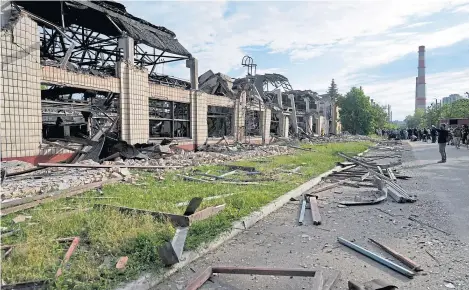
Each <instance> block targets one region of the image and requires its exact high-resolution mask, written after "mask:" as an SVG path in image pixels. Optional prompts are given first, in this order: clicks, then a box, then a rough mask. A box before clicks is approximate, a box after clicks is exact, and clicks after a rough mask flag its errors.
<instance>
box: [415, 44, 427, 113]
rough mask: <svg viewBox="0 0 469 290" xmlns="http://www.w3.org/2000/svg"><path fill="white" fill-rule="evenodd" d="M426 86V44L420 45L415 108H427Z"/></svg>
mask: <svg viewBox="0 0 469 290" xmlns="http://www.w3.org/2000/svg"><path fill="white" fill-rule="evenodd" d="M426 94H427V92H426V87H425V46H423V45H422V46H419V66H418V76H417V81H416V88H415V110H417V109H423V110H425V108H426V103H427V100H426Z"/></svg>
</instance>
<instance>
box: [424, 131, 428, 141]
mask: <svg viewBox="0 0 469 290" xmlns="http://www.w3.org/2000/svg"><path fill="white" fill-rule="evenodd" d="M427 137H428V130H427V128H424V129H423V141H425V142H427Z"/></svg>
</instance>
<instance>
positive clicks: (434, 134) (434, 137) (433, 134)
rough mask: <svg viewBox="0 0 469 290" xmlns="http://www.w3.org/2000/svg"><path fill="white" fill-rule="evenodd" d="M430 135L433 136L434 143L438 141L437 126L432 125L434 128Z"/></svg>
mask: <svg viewBox="0 0 469 290" xmlns="http://www.w3.org/2000/svg"><path fill="white" fill-rule="evenodd" d="M430 135H431V136H432V143H435V142H436V128H435V126H434V125H432V129H431V130H430Z"/></svg>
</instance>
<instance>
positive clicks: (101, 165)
mask: <svg viewBox="0 0 469 290" xmlns="http://www.w3.org/2000/svg"><path fill="white" fill-rule="evenodd" d="M38 166H40V167H67V168H115V167H118V168H121V167H123V168H134V169H169V168H182V167H183V166H158V165H117V164H116V165H111V164H76V163H74V164H65V163H63V164H62V163H38Z"/></svg>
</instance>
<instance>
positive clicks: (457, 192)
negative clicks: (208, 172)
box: [156, 142, 469, 290]
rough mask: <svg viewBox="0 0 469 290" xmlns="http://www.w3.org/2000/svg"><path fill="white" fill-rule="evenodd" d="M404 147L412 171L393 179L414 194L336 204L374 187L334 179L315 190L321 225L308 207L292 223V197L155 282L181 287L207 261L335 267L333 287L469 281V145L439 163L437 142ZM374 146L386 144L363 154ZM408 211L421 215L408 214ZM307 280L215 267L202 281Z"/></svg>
mask: <svg viewBox="0 0 469 290" xmlns="http://www.w3.org/2000/svg"><path fill="white" fill-rule="evenodd" d="M404 149H407V150H406V151H403V152H402V161H403V164H402V166H400V167H398V171H399V173H400V174H403V175H408V176H411V177H412V178H411V179H409V180H399V181H398V183H399V184H400V185H401V186H402V187H404V188H406V190H407V191H408V192H409V193H410V194H415V195H416V196H417V202H415V203H396V202H393V201H392V200H391V199H389V198H388V200H386V201H384V202H382V203H380V204H375V205H368V206H350V207H341V206H339V205H338V204H337V202H338V201H340V200H344V199H353V198H354V197H356V196H360V195H361V196H363V195H366V194H370V193H371V194H373V192H374V188H366V187H364V188H353V187H338V188H335V189H332V190H329V191H324V192H321V193H320V196H319V199H318V204H319V207H320V212H321V216H322V224H321V225H320V226H314V225H312V221H311V217H310V214H306V215H305V222H304V224H303V225H302V226H300V225H298V209H299V208H298V202H297V201H294V202H290V203H287V204H286V205H285V206H283V207H282V208H280V209H279V210H277V211H276V212H274V213H272V214H271V215H269V216H268V217H266V218H265V219H263V220H262V221H260V222H258V223H257V224H255V225H254V226H253V227H251V228H250V229H248V230H246V231H245V232H244V233H242V234H240V235H238V236H236V237H235V238H233V239H231V240H230V241H228V242H226V243H225V244H223V245H222V246H220V247H219V248H218V249H216V250H215V251H213V252H211V253H209V254H207V255H205V256H204V257H202V258H201V259H199V260H197V261H194V262H192V263H191V264H190V265H189V266H187V267H185V268H184V269H182V270H181V271H179V272H178V273H176V274H175V275H173V276H172V277H170V278H169V279H168V280H166V281H164V282H163V283H161V284H160V285H158V286H157V287H156V289H184V287H185V285H187V283H188V282H189V281H190V280H191V279H193V278H194V277H196V276H198V273H200V272H201V271H203V270H204V269H206V267H207V266H216V265H218V266H256V267H276V268H279V267H281V268H304V269H316V270H321V271H322V272H323V273H324V274H325V275H326V277H327V276H328V275H329V274H330V273H332V272H333V271H340V273H341V274H340V278H339V280H338V281H337V283H336V286H335V287H334V288H333V289H334V290H339V289H347V282H348V281H349V280H354V281H359V282H365V281H369V280H371V279H376V278H380V279H383V280H385V281H387V282H389V283H391V284H394V285H396V286H398V287H399V289H412V290H439V289H457V290H467V289H469V243H468V241H469V222H468V221H469V176H468V175H469V150H467V149H466V148H464V149H460V150H457V149H455V148H454V147H451V146H450V147H449V148H448V149H447V155H448V162H447V163H445V164H437V163H436V162H437V161H438V160H439V158H440V157H439V153H438V146H437V144H431V143H428V144H426V143H421V142H414V143H412V144H409V143H407V142H405V146H404ZM378 153H381V154H382V153H384V152H370V153H369V154H371V155H373V154H378ZM384 154H386V153H384ZM388 154H389V155H392V154H393V152H389V153H388ZM411 215H412V216H413V217H414V218H415V219H417V220H418V221H419V222H416V221H411V220H409V217H410V216H411ZM337 237H343V238H345V239H348V240H349V241H353V242H354V243H356V244H358V245H360V246H362V247H364V248H366V249H368V250H370V251H373V252H375V253H377V254H379V255H381V256H383V257H385V258H387V259H389V260H392V261H394V262H396V263H399V262H397V261H396V260H395V259H393V257H392V256H390V255H389V254H387V253H385V252H383V251H382V250H380V249H379V248H377V247H376V246H375V245H373V244H371V243H370V242H369V241H368V239H369V238H372V239H375V240H378V241H380V242H382V243H384V244H386V245H387V246H389V247H391V248H393V249H395V250H397V251H398V252H400V253H401V254H403V255H405V256H407V257H409V258H410V259H413V260H414V261H416V262H417V263H418V264H419V265H420V266H421V267H422V268H423V272H418V274H417V275H416V276H415V277H414V278H413V279H409V278H406V277H405V276H403V275H401V274H398V273H396V272H394V271H392V270H390V269H388V268H385V267H384V266H382V265H380V264H378V263H377V262H374V261H372V260H370V259H369V258H366V257H364V256H362V255H361V254H358V253H356V252H354V251H352V250H350V249H348V248H346V247H345V246H342V245H340V244H339V243H338V242H337ZM312 282H313V280H312V278H307V277H279V276H256V275H226V274H220V275H219V276H215V277H212V279H211V281H208V282H206V283H205V284H204V286H203V287H201V288H200V289H204V290H208V289H218V290H220V289H226V290H228V289H230V290H235V289H311V285H312Z"/></svg>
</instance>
